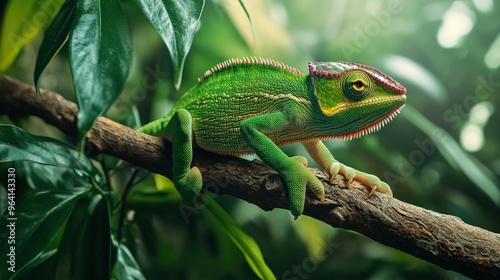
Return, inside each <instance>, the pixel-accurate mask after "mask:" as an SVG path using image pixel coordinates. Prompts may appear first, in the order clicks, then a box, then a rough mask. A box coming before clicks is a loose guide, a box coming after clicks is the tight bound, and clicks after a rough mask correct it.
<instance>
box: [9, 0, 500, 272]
mask: <svg viewBox="0 0 500 280" xmlns="http://www.w3.org/2000/svg"><path fill="white" fill-rule="evenodd" d="M244 3H245V6H246V8H247V9H248V13H249V15H250V17H251V22H252V25H253V27H252V25H251V24H250V22H249V20H248V19H247V17H246V15H245V13H244V10H243V9H242V8H241V6H240V4H239V3H238V1H236V0H221V1H217V0H213V1H207V3H206V5H205V9H204V12H203V15H202V18H201V24H200V26H199V30H198V32H197V34H196V35H195V39H194V42H193V46H192V48H191V51H190V53H189V55H188V56H187V59H186V64H185V68H184V73H183V83H182V86H181V89H180V90H179V91H176V90H175V89H174V86H173V80H172V76H173V75H172V65H171V60H170V56H169V54H168V50H167V49H166V47H165V45H164V44H163V42H162V40H161V38H160V36H159V35H158V33H157V32H156V30H155V29H154V28H153V26H152V25H151V24H150V23H149V22H148V21H147V19H146V18H145V17H144V15H143V14H142V12H141V11H139V9H138V8H137V7H136V5H135V4H134V3H132V2H131V1H122V4H123V5H122V6H123V8H124V10H125V13H126V15H127V19H128V21H129V27H130V29H131V32H132V39H133V48H134V49H133V52H134V64H133V65H134V66H133V69H132V73H131V75H130V76H129V79H128V81H127V84H126V87H125V89H124V92H123V93H122V95H121V97H120V98H119V100H118V101H117V102H116V103H115V105H114V106H113V107H112V108H111V110H109V112H108V113H107V116H108V117H110V118H112V119H115V120H119V121H122V122H124V123H128V124H130V122H129V121H128V120H129V119H130V116H133V115H134V114H138V115H139V116H140V118H141V120H142V122H143V123H145V122H147V121H149V120H152V119H155V118H159V117H161V116H162V115H163V114H165V113H166V112H168V111H169V109H170V108H171V107H172V106H173V104H174V103H175V101H176V100H177V99H178V98H179V97H180V96H181V95H182V93H183V92H185V91H186V90H187V89H188V88H190V87H191V86H193V85H194V84H195V83H196V82H197V78H198V77H200V76H202V74H203V72H204V71H206V70H207V69H209V68H210V67H212V66H213V65H215V64H217V63H219V62H221V61H223V60H226V59H228V58H232V57H243V56H260V57H265V58H272V59H275V60H278V61H281V62H284V63H285V64H288V65H290V66H293V67H296V68H298V69H299V70H301V71H304V72H305V71H307V62H308V61H335V60H347V61H354V62H358V63H362V64H367V65H371V66H374V67H377V68H379V69H380V70H382V71H383V72H385V73H387V74H389V75H391V76H392V77H394V78H395V79H396V80H398V81H400V82H401V83H402V84H403V85H404V86H405V87H406V88H407V90H408V91H407V95H408V101H407V104H408V105H407V107H406V108H405V109H403V112H402V114H401V115H400V116H399V117H397V118H396V119H395V120H394V121H393V122H391V123H390V124H388V125H387V126H386V127H385V128H383V129H382V130H380V131H379V132H377V133H375V134H372V135H368V136H365V137H363V138H361V139H356V140H352V141H349V142H342V141H329V142H328V146H329V148H330V149H331V150H332V153H333V154H334V156H335V157H336V158H337V159H339V160H340V161H341V162H343V163H345V164H347V165H350V166H352V167H355V168H357V169H360V170H363V171H365V172H368V173H372V174H375V175H377V176H379V177H380V178H381V179H383V180H385V181H386V182H388V183H389V184H390V185H391V187H392V189H393V191H394V196H395V197H396V198H398V199H400V200H402V201H405V202H408V203H411V204H414V205H418V206H421V207H424V208H426V209H430V210H433V211H437V212H440V213H446V214H450V215H455V216H458V217H460V218H461V219H463V220H464V221H465V222H467V223H469V224H472V225H475V226H478V227H481V228H484V229H487V230H490V231H494V232H500V222H499V220H498V217H499V214H500V211H499V208H500V188H499V184H498V179H499V176H500V151H499V147H500V146H499V144H498V143H499V141H500V130H499V129H497V128H496V127H498V124H497V123H496V122H497V121H500V114H499V111H498V104H499V100H498V99H499V97H498V96H499V94H498V93H500V73H499V71H498V69H499V66H500V21H499V18H500V6H499V4H498V2H495V3H494V2H493V0H466V1H445V0H442V1H410V0H394V1H381V0H368V1H361V0H356V1H347V0H335V1H330V0H322V1H319V0H318V1H286V0H252V1H248V0H247V1H244ZM40 42H41V38H37V39H36V40H35V41H34V42H32V43H30V44H28V45H27V46H26V47H25V48H24V49H23V51H22V52H21V53H20V55H19V57H18V58H17V60H16V61H15V64H14V65H13V66H12V67H10V68H9V69H8V70H7V71H6V74H8V75H11V76H13V77H16V78H18V79H20V80H22V81H25V82H27V83H30V84H32V83H33V79H32V76H33V75H32V73H33V69H34V65H35V60H36V55H37V51H38V47H39V44H40ZM151 85H152V86H151ZM41 86H42V87H44V88H48V89H51V90H54V91H56V92H59V93H61V94H63V95H64V96H65V97H66V98H68V99H71V100H75V98H74V95H73V85H72V80H71V74H70V71H69V63H68V59H67V47H64V48H63V49H62V51H61V53H60V54H58V55H57V56H56V57H55V58H54V59H53V60H52V62H51V63H50V64H49V66H48V67H47V69H46V70H45V72H44V73H43V75H42V78H41ZM4 121H6V120H5V119H4ZM41 124H43V121H41V120H39V119H37V118H35V117H31V118H29V121H28V122H27V123H26V124H25V125H26V126H25V128H26V129H27V130H28V131H30V132H32V133H35V134H43V135H49V136H51V137H55V138H58V139H62V140H65V141H69V142H72V141H73V140H70V139H66V138H65V136H64V135H62V134H61V133H60V132H59V131H57V130H56V129H54V128H51V127H50V126H48V125H45V124H43V125H41ZM283 149H284V150H285V151H286V152H287V153H288V154H290V155H295V154H302V155H306V154H307V153H306V152H305V150H304V149H303V147H302V146H301V145H289V146H285V147H284V148H283ZM129 176H130V174H129V173H128V172H126V170H124V171H122V172H117V173H116V174H115V175H114V176H113V180H114V181H115V185H116V186H122V187H124V185H125V184H126V180H127V179H128V177H129ZM155 179H156V180H153V178H152V177H149V178H148V179H145V180H144V181H143V182H141V184H140V186H137V187H136V189H137V191H136V193H134V191H133V192H132V194H131V199H130V204H129V207H130V211H129V213H128V216H129V221H128V223H127V225H126V234H125V236H126V238H127V242H126V243H127V245H129V248H131V251H132V253H133V254H134V256H135V257H136V260H137V261H138V263H139V264H140V266H141V267H142V269H143V272H144V274H145V276H146V277H147V278H148V279H201V278H202V279H221V278H222V279H226V278H227V279H233V278H238V279H253V278H255V275H254V274H253V272H252V271H251V269H250V268H249V267H248V265H247V264H246V262H245V258H244V257H243V255H242V254H241V253H240V252H239V251H238V249H237V248H236V247H235V245H234V244H233V243H232V242H231V241H230V239H229V238H228V237H227V236H226V235H225V234H223V233H220V232H217V230H215V231H214V230H213V229H212V227H210V225H209V223H208V222H207V219H206V217H204V216H203V215H197V216H194V217H193V218H192V219H191V222H190V223H189V224H188V225H186V224H185V222H184V220H183V219H182V217H181V215H180V213H179V210H178V207H177V206H178V203H179V197H178V196H176V195H172V196H169V198H168V199H156V200H155V199H151V198H150V197H149V196H148V198H147V199H145V198H144V195H142V196H141V190H143V191H145V190H148V189H149V188H150V187H151V186H154V184H155V183H156V184H166V182H165V179H162V178H159V177H158V178H155ZM167 185H168V184H167ZM217 201H218V202H220V203H221V204H222V205H223V206H224V208H225V209H226V210H227V211H228V212H229V213H230V214H231V216H233V217H234V219H235V220H236V221H237V222H238V224H239V225H241V226H242V227H243V228H244V229H245V230H246V231H247V232H248V233H249V234H250V235H251V236H253V237H254V238H255V239H256V241H257V243H258V244H259V246H260V248H261V250H262V252H263V255H264V258H265V259H266V261H267V263H268V265H269V266H270V268H271V269H272V271H273V272H274V273H275V275H276V276H277V278H281V279H306V277H308V278H311V279H323V278H325V279H366V278H369V279H422V278H429V279H437V278H439V279H464V278H465V277H463V276H461V275H460V274H457V273H454V272H450V271H446V270H443V269H441V268H439V267H437V266H435V265H432V264H429V263H427V262H424V261H421V260H419V259H416V258H414V257H412V256H410V255H407V254H405V253H402V252H399V251H397V250H394V249H391V248H388V247H385V246H383V245H381V244H378V243H376V242H374V241H372V240H370V239H368V238H366V237H364V236H362V235H359V234H357V233H355V232H350V231H345V230H341V229H334V228H331V227H329V226H327V225H325V224H323V223H321V222H317V221H315V220H312V219H310V218H308V217H301V218H300V219H298V221H296V222H294V221H293V219H292V216H291V215H290V213H289V212H288V211H285V210H274V211H272V212H264V211H262V210H260V209H259V208H258V207H256V206H254V205H251V204H249V203H247V202H244V201H240V200H238V199H235V198H233V197H218V198H217ZM299 270H300V272H298V271H299ZM294 277H295V278H294Z"/></svg>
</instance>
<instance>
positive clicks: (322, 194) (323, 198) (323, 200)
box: [319, 192, 325, 203]
mask: <svg viewBox="0 0 500 280" xmlns="http://www.w3.org/2000/svg"><path fill="white" fill-rule="evenodd" d="M319 200H320V201H321V203H323V202H325V192H322V193H321V194H320V195H319Z"/></svg>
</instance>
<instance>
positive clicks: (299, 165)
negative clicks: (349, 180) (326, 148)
mask: <svg viewBox="0 0 500 280" xmlns="http://www.w3.org/2000/svg"><path fill="white" fill-rule="evenodd" d="M290 159H291V160H292V165H291V167H290V168H289V169H287V170H286V171H284V172H282V174H281V175H282V176H283V178H284V180H285V184H286V186H287V188H288V195H289V197H290V211H291V212H292V215H293V216H294V217H295V218H297V217H298V216H299V215H301V214H302V212H303V211H304V203H305V195H306V188H309V189H310V190H311V191H312V192H313V193H314V194H316V195H317V196H318V197H319V199H320V200H321V202H323V201H324V199H325V191H324V187H323V184H322V183H321V182H320V181H319V180H318V178H316V177H315V176H314V175H313V174H312V173H311V172H310V171H309V169H307V168H306V167H305V165H304V161H303V160H302V159H300V157H293V158H290ZM304 160H305V159H304ZM305 163H306V164H307V161H305Z"/></svg>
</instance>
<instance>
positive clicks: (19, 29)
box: [0, 0, 64, 72]
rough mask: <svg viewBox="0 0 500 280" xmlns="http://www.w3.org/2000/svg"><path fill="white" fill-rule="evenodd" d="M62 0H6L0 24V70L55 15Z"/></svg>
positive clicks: (5, 67)
mask: <svg viewBox="0 0 500 280" xmlns="http://www.w3.org/2000/svg"><path fill="white" fill-rule="evenodd" d="M63 3H64V0H46V1H39V0H25V1H8V3H7V6H6V9H5V13H4V15H3V21H2V22H1V25H0V72H3V71H5V70H7V68H9V67H10V65H12V63H13V62H14V60H15V59H16V57H17V55H18V54H19V52H20V51H21V49H22V48H23V47H24V46H25V45H26V44H28V43H29V42H31V41H32V40H33V39H35V38H36V37H37V36H38V35H39V34H40V33H41V32H42V31H43V30H44V29H45V28H46V27H47V26H48V25H49V24H50V22H51V21H52V19H53V18H54V17H55V16H56V14H57V11H59V9H60V8H61V6H62V4H63Z"/></svg>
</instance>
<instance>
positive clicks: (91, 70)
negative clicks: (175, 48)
mask: <svg viewBox="0 0 500 280" xmlns="http://www.w3.org/2000/svg"><path fill="white" fill-rule="evenodd" d="M131 48H132V47H131V40H130V34H129V31H128V28H127V22H126V21H125V17H124V15H123V12H122V9H121V7H120V2H119V1H116V0H81V1H78V4H77V6H76V14H75V20H74V26H73V30H72V32H71V34H70V38H69V52H70V60H71V72H72V74H73V79H74V84H75V92H76V97H77V99H78V107H79V109H80V110H79V112H78V133H79V140H82V139H83V137H84V136H85V133H86V132H87V131H88V130H89V129H90V128H91V127H92V125H93V123H94V121H95V120H96V119H97V118H98V117H99V116H101V115H103V114H104V113H105V112H106V110H107V109H108V108H109V107H110V106H111V104H112V103H113V102H114V101H115V100H116V99H117V98H118V96H119V95H120V92H121V90H122V88H123V85H124V83H125V80H126V79H127V76H128V74H129V72H130V66H131V61H132V50H131Z"/></svg>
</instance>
